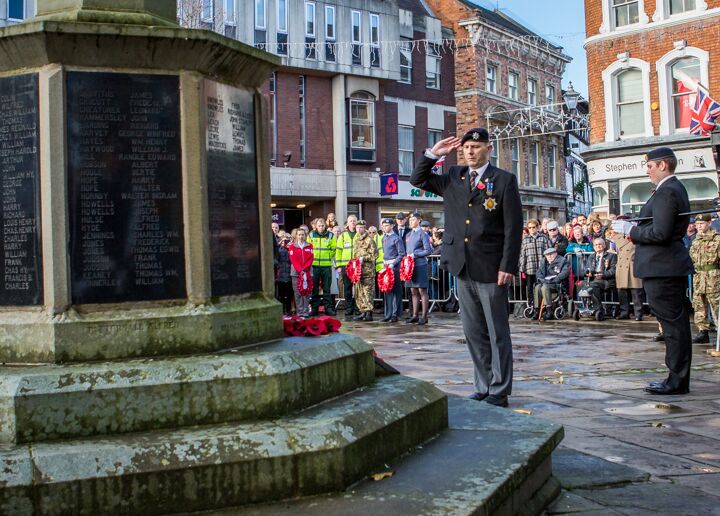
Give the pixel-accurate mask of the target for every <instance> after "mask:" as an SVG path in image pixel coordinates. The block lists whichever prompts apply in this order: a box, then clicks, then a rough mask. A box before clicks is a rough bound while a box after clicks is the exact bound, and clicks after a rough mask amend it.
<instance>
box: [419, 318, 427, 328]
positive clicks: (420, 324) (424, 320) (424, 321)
mask: <svg viewBox="0 0 720 516" xmlns="http://www.w3.org/2000/svg"><path fill="white" fill-rule="evenodd" d="M417 323H418V326H422V325H423V324H427V319H425V318H424V317H420V319H418V322H417Z"/></svg>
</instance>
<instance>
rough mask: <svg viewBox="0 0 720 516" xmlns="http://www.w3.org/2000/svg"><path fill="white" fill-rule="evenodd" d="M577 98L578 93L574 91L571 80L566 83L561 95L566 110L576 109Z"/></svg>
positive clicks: (578, 96)
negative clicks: (563, 92) (565, 88)
mask: <svg viewBox="0 0 720 516" xmlns="http://www.w3.org/2000/svg"><path fill="white" fill-rule="evenodd" d="M579 98H580V94H579V93H578V92H577V91H575V88H573V85H572V82H570V83H568V87H567V90H565V94H564V95H563V100H565V105H566V106H567V108H568V111H573V110H575V109H577V105H578V99H579Z"/></svg>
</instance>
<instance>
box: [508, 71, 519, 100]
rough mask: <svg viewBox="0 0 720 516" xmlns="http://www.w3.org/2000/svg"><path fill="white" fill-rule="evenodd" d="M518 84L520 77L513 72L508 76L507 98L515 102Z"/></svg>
mask: <svg viewBox="0 0 720 516" xmlns="http://www.w3.org/2000/svg"><path fill="white" fill-rule="evenodd" d="M519 83H520V77H519V76H518V74H516V73H515V72H510V73H509V74H508V98H510V99H512V100H517V99H518V97H519V95H518V84H519Z"/></svg>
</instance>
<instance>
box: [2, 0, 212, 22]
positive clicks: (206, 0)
mask: <svg viewBox="0 0 720 516" xmlns="http://www.w3.org/2000/svg"><path fill="white" fill-rule="evenodd" d="M13 3H15V4H19V3H24V2H18V1H15V2H13V1H12V0H11V1H10V6H12V4H13ZM213 3H214V2H213V0H202V5H201V6H200V19H201V20H202V21H204V22H212V21H213V12H214V11H215V6H214V5H213ZM10 18H12V16H10Z"/></svg>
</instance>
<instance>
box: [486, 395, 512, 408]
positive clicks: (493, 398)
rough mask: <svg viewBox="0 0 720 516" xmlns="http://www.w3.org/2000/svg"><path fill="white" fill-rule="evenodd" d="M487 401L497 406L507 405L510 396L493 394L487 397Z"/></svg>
mask: <svg viewBox="0 0 720 516" xmlns="http://www.w3.org/2000/svg"><path fill="white" fill-rule="evenodd" d="M485 403H489V404H490V405H495V406H496V407H507V406H508V397H507V396H498V395H497V394H491V395H489V396H488V397H487V398H486V399H485Z"/></svg>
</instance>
